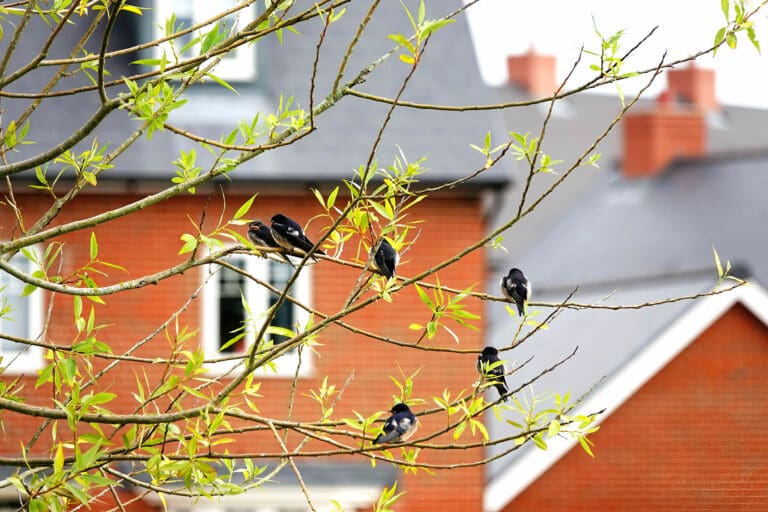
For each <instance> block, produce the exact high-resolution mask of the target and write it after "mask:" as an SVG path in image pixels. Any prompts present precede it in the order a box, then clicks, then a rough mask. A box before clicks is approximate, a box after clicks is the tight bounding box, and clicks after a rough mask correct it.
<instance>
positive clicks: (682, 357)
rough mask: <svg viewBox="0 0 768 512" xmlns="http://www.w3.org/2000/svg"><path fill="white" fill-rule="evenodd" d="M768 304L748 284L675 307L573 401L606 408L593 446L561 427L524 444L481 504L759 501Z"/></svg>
mask: <svg viewBox="0 0 768 512" xmlns="http://www.w3.org/2000/svg"><path fill="white" fill-rule="evenodd" d="M767 313H768V294H767V293H766V291H765V290H764V289H763V288H762V287H759V286H757V285H750V286H744V287H741V288H738V289H737V290H734V291H731V292H728V293H725V294H722V295H716V296H710V297H706V298H702V299H699V300H697V301H696V302H695V303H694V304H692V305H690V306H689V307H686V308H684V310H683V312H682V313H681V314H678V315H676V318H675V320H674V321H673V322H672V323H671V324H670V325H668V326H666V327H665V328H664V329H663V330H662V331H661V332H659V333H657V334H656V335H655V336H654V337H653V338H652V340H651V341H649V342H648V343H646V344H644V345H643V346H642V348H641V349H640V350H639V352H637V353H636V354H635V355H633V357H631V358H630V359H629V360H628V361H627V362H626V363H625V364H624V365H623V366H622V367H621V368H620V369H619V370H618V371H616V372H615V373H613V374H611V375H609V376H608V378H607V380H606V381H605V382H604V383H603V384H601V386H600V387H598V388H597V389H596V390H595V392H593V393H592V394H591V395H589V396H588V398H587V399H586V400H585V401H584V403H583V404H582V405H581V406H580V410H582V411H584V412H594V411H598V410H602V409H603V408H604V409H605V411H606V412H605V413H603V414H602V415H601V420H600V424H601V429H600V431H598V432H597V433H595V434H594V435H593V436H592V440H593V441H594V442H595V454H596V457H595V458H594V459H593V458H590V457H589V456H587V455H586V454H584V453H583V451H582V450H581V448H580V447H579V446H578V445H577V444H576V443H575V442H572V441H570V440H564V439H560V440H555V441H554V442H551V443H550V445H549V450H548V451H546V452H542V451H533V450H530V451H528V452H526V453H525V454H523V455H521V457H520V458H519V460H517V461H515V464H514V465H513V467H512V468H511V469H510V470H508V471H506V472H503V473H502V474H500V475H499V477H497V478H496V479H494V480H492V482H491V484H490V485H489V486H488V487H487V488H486V491H485V509H486V510H504V511H514V510H577V511H578V510H596V509H599V510H618V509H621V510H649V509H664V510H705V509H711V510H716V509H723V508H731V509H735V510H755V509H759V508H760V507H761V505H762V504H763V503H765V499H766V497H767V495H766V492H767V491H766V485H765V482H766V480H765V476H764V473H765V470H766V464H767V463H766V462H765V453H764V449H763V447H762V443H760V442H757V441H756V440H757V439H759V438H760V436H761V435H762V434H761V432H762V431H763V429H762V427H761V426H760V422H759V418H761V417H763V416H764V415H765V414H766V412H767V411H766V405H765V404H766V391H765V383H766V379H765V375H764V372H763V371H762V369H763V368H764V366H765V364H766V363H767V362H768V314H767ZM564 482H567V484H564ZM555 489H557V492H555Z"/></svg>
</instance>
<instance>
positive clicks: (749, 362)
mask: <svg viewBox="0 0 768 512" xmlns="http://www.w3.org/2000/svg"><path fill="white" fill-rule="evenodd" d="M513 64H514V65H517V64H518V61H516V60H512V63H511V64H510V66H513ZM552 65H554V64H552ZM666 75H668V77H669V79H668V91H667V92H666V93H664V94H662V96H661V97H660V98H659V99H658V100H657V99H654V100H652V101H647V100H646V101H643V102H640V103H639V104H638V108H637V109H636V110H633V111H632V112H631V113H630V114H629V115H628V116H627V117H625V118H624V120H623V121H622V127H621V130H619V131H617V132H616V133H614V134H611V135H610V136H609V137H607V138H606V140H605V141H604V142H603V144H602V145H601V147H599V148H598V151H601V152H602V153H603V158H602V159H601V169H599V170H591V169H585V170H584V172H580V173H578V174H577V175H575V176H574V181H573V182H572V183H571V184H570V185H568V186H567V187H566V189H565V190H563V191H562V192H563V194H561V196H560V198H561V199H562V201H559V202H552V203H549V204H548V205H546V206H545V208H544V209H543V211H542V212H541V217H539V218H538V219H536V222H530V221H529V224H528V225H527V226H521V232H520V236H521V237H522V238H524V239H528V238H526V237H527V236H530V237H533V238H532V239H530V243H528V244H523V245H522V246H521V247H518V248H517V250H516V251H514V254H512V255H511V256H510V257H509V258H506V259H504V258H502V260H501V261H500V262H497V263H495V265H496V266H497V267H498V268H497V269H496V271H495V272H492V273H491V278H490V279H489V284H488V286H489V287H490V286H492V285H493V283H494V282H495V281H496V280H497V279H498V276H499V274H501V273H503V272H504V271H505V270H504V269H506V268H508V267H509V266H511V265H515V266H519V267H520V268H521V269H524V270H525V272H526V275H527V276H528V277H529V279H531V282H532V284H533V289H534V291H535V294H536V297H535V299H534V300H536V301H541V302H543V303H551V304H552V303H554V304H557V303H559V302H561V301H562V300H564V298H565V297H566V296H568V294H569V293H570V292H572V291H573V290H574V289H575V288H576V287H577V286H578V291H577V292H576V295H575V296H574V298H573V300H574V301H575V302H577V303H582V304H593V305H597V306H598V307H600V308H603V309H590V310H581V311H576V310H567V311H565V312H563V313H562V314H561V315H560V316H558V317H557V318H555V319H554V320H553V321H552V323H551V325H550V328H549V329H548V330H546V331H542V332H540V333H538V334H537V335H536V336H535V337H534V338H532V339H531V340H530V341H528V342H526V344H524V345H521V346H519V347H516V348H515V349H514V350H512V351H510V352H506V353H505V356H506V358H507V360H510V361H517V362H522V361H526V360H527V359H528V358H529V357H533V358H534V361H533V363H532V364H531V365H528V366H526V367H525V368H523V369H521V371H519V372H517V373H515V374H514V375H512V376H510V378H509V379H508V380H511V381H512V382H513V384H511V385H512V386H514V385H515V384H514V383H519V382H525V381H526V380H528V379H530V378H531V377H533V376H535V375H536V374H537V373H538V372H539V371H541V369H542V368H546V367H548V366H550V365H552V364H553V363H555V362H557V361H558V360H560V359H562V358H563V357H565V356H566V355H568V354H569V353H570V352H571V351H572V350H573V349H574V348H575V347H576V346H578V350H577V352H576V354H575V356H574V357H573V358H572V359H570V360H569V361H567V363H565V364H564V365H563V366H560V367H559V368H558V369H557V371H556V372H552V373H551V374H548V375H545V376H543V377H542V378H541V379H539V380H538V381H537V382H536V383H534V385H533V390H532V391H530V390H526V391H525V392H523V393H521V394H520V397H521V398H523V397H526V398H530V396H531V394H533V393H535V394H536V395H537V396H540V397H545V399H544V401H543V402H542V403H541V404H540V406H539V407H540V408H542V409H545V408H547V407H548V406H549V405H550V404H551V398H546V397H548V396H551V394H553V393H559V394H563V393H565V392H566V391H571V392H572V396H573V397H578V396H581V395H583V394H585V393H586V395H584V398H583V401H582V402H581V405H580V406H579V407H578V409H577V410H578V411H579V412H581V413H584V414H593V413H596V412H599V411H602V410H604V411H605V412H603V413H602V414H601V415H600V416H599V422H600V426H601V428H600V430H599V431H598V432H596V433H595V434H593V435H592V436H590V437H591V439H592V440H593V441H594V443H595V446H594V447H593V450H594V453H595V458H594V459H593V458H591V457H589V456H588V455H587V454H585V453H584V451H583V450H582V449H581V448H580V447H579V446H578V443H575V442H573V441H570V440H566V439H562V438H559V437H555V438H553V439H550V440H548V444H549V446H548V450H547V451H543V450H540V449H537V448H536V447H533V446H530V445H526V446H524V447H523V448H521V449H520V450H518V451H517V452H515V453H513V454H511V455H510V456H508V457H505V458H503V459H501V460H500V461H499V462H498V463H493V464H491V466H490V467H489V468H488V472H487V481H488V483H487V486H486V489H485V493H484V509H485V510H487V511H489V512H490V511H501V510H503V511H516V510H525V511H529V510H568V511H571V510H575V511H579V510H661V509H663V510H724V509H731V510H755V509H759V508H761V507H762V506H763V504H764V503H765V502H766V498H768V494H766V493H767V492H768V491H766V489H768V478H767V477H766V474H768V473H766V469H768V468H767V467H766V463H765V462H764V461H763V459H764V458H765V457H764V453H763V452H764V451H765V450H764V448H763V446H762V444H763V443H761V442H760V439H762V437H763V435H764V433H765V428H763V427H762V426H761V425H762V423H763V418H764V416H765V413H766V405H765V403H766V399H767V398H768V392H766V391H765V390H766V389H768V386H767V385H768V377H767V376H766V373H765V371H764V368H765V364H766V362H768V361H767V359H768V314H767V312H768V294H767V293H766V291H765V288H764V286H765V283H767V282H768V266H767V265H766V263H765V262H766V259H765V255H766V253H768V238H766V237H765V236H763V235H762V231H763V230H762V228H761V226H762V224H763V223H764V221H765V219H766V218H768V203H766V201H765V200H764V193H763V191H764V190H765V186H766V185H768V181H767V180H768V174H767V173H766V170H768V153H767V151H768V146H767V145H766V139H765V135H764V133H763V130H762V128H761V127H762V126H764V125H765V123H766V121H768V114H766V112H765V111H760V110H756V109H748V108H742V107H730V106H721V105H719V103H718V102H717V101H716V98H715V96H714V89H713V85H712V84H713V82H714V75H713V73H712V72H711V71H708V70H703V69H701V68H698V67H695V66H688V65H686V66H684V67H681V68H679V69H675V70H673V71H669V72H667V73H666ZM521 85H522V86H523V87H526V84H525V82H524V81H521V80H520V79H517V81H516V85H515V86H514V87H512V88H511V90H518V89H519V87H520V86H521ZM616 108H620V107H617V105H616V101H615V99H610V98H607V97H599V96H592V97H586V96H584V97H579V98H573V99H571V100H570V101H566V104H565V105H563V107H562V109H561V111H560V114H559V115H556V116H554V117H553V118H552V120H551V124H550V128H549V133H550V142H549V143H550V144H551V146H550V151H551V152H552V154H553V157H555V158H562V156H560V155H561V154H563V155H564V156H565V157H566V159H567V158H568V155H570V154H578V151H579V147H580V146H579V144H581V145H582V147H583V144H584V142H585V141H588V140H589V138H590V137H592V136H593V135H594V132H595V131H596V130H599V129H600V128H599V127H600V126H601V123H602V120H604V119H607V118H609V117H612V116H614V115H615V111H616ZM526 114H527V115H526ZM542 115H543V114H542V113H541V112H535V111H533V110H528V111H527V112H526V113H525V114H523V115H521V116H519V117H517V118H515V121H517V122H518V123H524V122H535V119H536V118H539V119H540V118H541V116H542ZM521 117H522V118H524V120H522V121H521ZM511 122H512V118H511V117H510V123H511ZM510 126H512V125H511V124H510ZM518 126H519V124H518ZM518 131H520V129H518ZM523 131H525V129H523ZM561 141H562V147H560V142H561ZM560 150H561V151H562V153H561V152H560ZM544 185H546V183H545V184H544ZM540 186H541V184H540ZM569 187H570V188H569ZM537 213H538V212H537ZM713 247H714V248H715V249H716V250H717V252H718V253H719V255H720V258H721V259H722V260H723V265H725V263H724V261H725V260H726V259H728V260H730V261H732V262H733V269H732V271H731V273H732V274H733V275H735V276H737V277H741V278H744V279H747V280H749V281H750V283H751V284H750V285H748V286H742V287H739V288H737V289H735V290H732V291H729V292H727V293H722V294H719V295H712V296H704V297H700V298H698V299H696V300H688V301H681V302H668V303H665V304H663V305H657V306H653V307H648V306H647V304H648V303H652V302H663V301H665V300H666V299H670V298H674V297H680V296H688V295H695V294H699V293H704V294H706V293H707V292H709V291H711V290H712V289H713V287H714V286H715V285H716V284H717V279H716V278H717V273H716V270H715V267H716V265H715V262H714V258H713V253H712V248H713ZM732 284H734V283H733V282H732V281H728V280H727V281H725V282H723V283H722V284H721V285H720V286H721V287H728V286H730V285H732ZM619 305H627V306H638V308H637V309H629V310H627V309H625V310H619V311H613V310H611V309H610V308H612V307H614V306H619ZM538 309H540V310H541V312H542V313H543V314H544V315H546V314H547V313H549V312H550V311H551V308H545V307H544V308H538ZM489 313H490V314H489V317H488V322H489V326H488V330H489V340H490V343H491V344H494V345H496V346H498V347H504V346H506V345H507V344H508V339H509V335H508V333H509V331H510V329H512V328H514V325H515V323H514V322H511V321H510V320H509V318H508V315H506V314H505V312H503V311H502V310H501V308H499V307H494V305H491V306H489ZM590 390H591V392H589V391H590ZM588 392H589V393H588ZM490 428H491V431H492V432H493V434H492V435H493V436H494V437H496V438H499V437H503V436H509V435H513V433H514V432H515V429H513V428H509V427H506V428H505V426H504V425H501V426H499V425H498V424H495V423H492V424H490ZM499 450H500V449H499V448H498V447H491V448H489V450H488V453H489V454H490V455H493V454H495V453H498V451H499Z"/></svg>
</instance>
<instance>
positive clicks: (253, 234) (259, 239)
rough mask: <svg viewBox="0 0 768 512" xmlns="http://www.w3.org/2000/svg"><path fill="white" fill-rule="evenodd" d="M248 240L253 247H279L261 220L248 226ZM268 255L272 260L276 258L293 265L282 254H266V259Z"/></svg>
mask: <svg viewBox="0 0 768 512" xmlns="http://www.w3.org/2000/svg"><path fill="white" fill-rule="evenodd" d="M248 240H250V241H251V243H253V245H260V246H262V247H274V248H279V247H280V245H278V243H277V242H276V241H275V238H274V237H273V236H272V231H270V229H269V228H268V227H267V226H266V224H264V223H263V222H262V221H261V219H256V220H255V221H253V222H251V223H250V224H248ZM269 254H274V256H273V257H274V258H278V259H279V260H280V261H283V262H285V263H288V264H290V265H293V262H291V260H289V259H288V256H287V255H285V254H283V253H267V257H268V258H269V257H270V256H269Z"/></svg>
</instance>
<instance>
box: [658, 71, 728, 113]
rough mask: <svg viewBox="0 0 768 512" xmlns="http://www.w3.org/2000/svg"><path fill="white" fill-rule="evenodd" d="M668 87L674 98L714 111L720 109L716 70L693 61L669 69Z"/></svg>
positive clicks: (707, 110)
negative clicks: (717, 95)
mask: <svg viewBox="0 0 768 512" xmlns="http://www.w3.org/2000/svg"><path fill="white" fill-rule="evenodd" d="M666 75H667V89H668V90H669V92H670V94H671V95H672V97H673V98H675V99H677V100H678V101H683V102H685V103H687V104H690V105H691V106H692V107H694V108H697V109H700V110H703V111H705V112H712V111H715V110H719V109H720V104H719V103H718V101H717V97H716V96H715V72H714V70H712V69H704V68H700V67H698V66H697V65H696V64H695V63H694V62H693V61H690V63H689V64H688V65H687V66H686V67H683V68H679V69H671V70H669V71H667V73H666Z"/></svg>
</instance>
